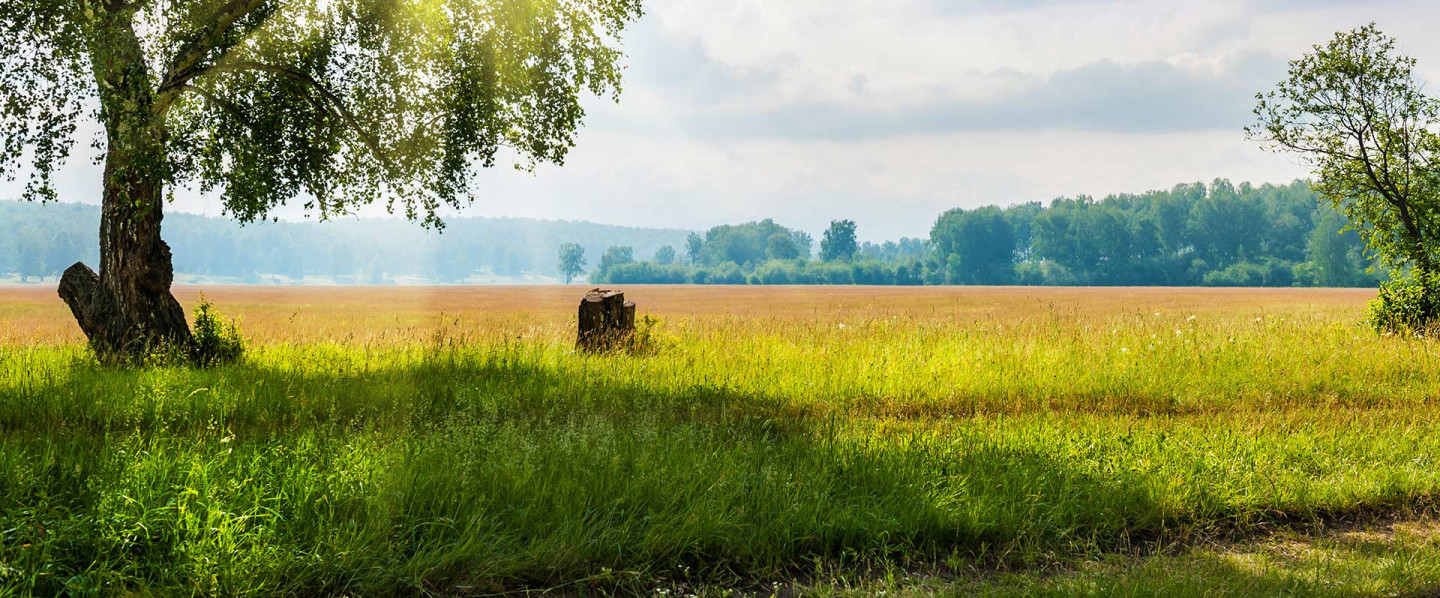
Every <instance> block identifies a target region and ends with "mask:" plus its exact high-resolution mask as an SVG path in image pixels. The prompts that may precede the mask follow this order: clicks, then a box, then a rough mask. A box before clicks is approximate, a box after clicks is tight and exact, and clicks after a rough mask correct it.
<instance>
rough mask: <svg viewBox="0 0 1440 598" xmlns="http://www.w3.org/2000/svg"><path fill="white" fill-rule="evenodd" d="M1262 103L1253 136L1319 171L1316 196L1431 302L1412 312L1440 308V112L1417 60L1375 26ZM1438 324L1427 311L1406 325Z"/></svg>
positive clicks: (1347, 35) (1333, 44)
mask: <svg viewBox="0 0 1440 598" xmlns="http://www.w3.org/2000/svg"><path fill="white" fill-rule="evenodd" d="M1256 98H1257V100H1258V103H1257V105H1256V107H1255V116H1256V118H1257V122H1256V124H1255V125H1253V126H1250V127H1247V128H1246V133H1247V134H1248V135H1249V136H1250V137H1251V138H1252V139H1256V140H1259V141H1260V142H1261V143H1262V144H1264V145H1265V146H1266V147H1267V148H1269V149H1272V150H1275V151H1281V152H1289V153H1293V154H1296V155H1298V156H1299V157H1300V158H1301V159H1302V160H1304V161H1305V162H1306V163H1307V164H1308V165H1309V166H1310V167H1311V168H1312V169H1313V172H1314V176H1315V181H1314V187H1315V189H1316V191H1317V192H1319V194H1320V195H1321V197H1323V198H1324V199H1326V200H1328V201H1330V202H1331V203H1332V204H1333V205H1334V206H1335V208H1336V209H1337V210H1339V211H1340V212H1341V213H1343V214H1345V216H1346V217H1348V219H1349V221H1350V228H1352V229H1354V230H1355V231H1357V232H1359V233H1360V236H1361V238H1363V239H1364V240H1365V244H1366V246H1367V247H1368V250H1369V252H1370V253H1372V254H1373V255H1374V256H1376V257H1378V258H1379V259H1380V260H1381V262H1382V263H1383V264H1385V265H1388V266H1391V267H1394V268H1396V269H1397V270H1403V269H1405V268H1410V269H1411V270H1412V271H1411V277H1410V278H1409V279H1408V280H1407V281H1397V283H1395V284H1399V285H1403V286H1410V287H1414V288H1412V289H1411V290H1409V291H1407V296H1411V297H1424V298H1426V299H1425V300H1423V301H1420V300H1417V301H1409V302H1408V303H1410V304H1414V305H1421V306H1437V305H1440V293H1437V291H1440V285H1437V284H1436V282H1435V281H1436V276H1437V274H1440V273H1437V271H1436V265H1437V263H1440V262H1437V258H1440V243H1437V240H1440V164H1437V163H1436V160H1437V157H1440V136H1437V135H1436V133H1435V129H1436V127H1440V104H1437V102H1436V100H1435V99H1433V98H1430V97H1428V96H1426V95H1425V94H1424V93H1423V92H1422V91H1421V86H1420V83H1419V82H1417V81H1416V80H1415V60H1414V59H1413V58H1409V57H1407V56H1404V55H1401V54H1400V53H1399V52H1397V51H1396V49H1395V39H1394V38H1391V37H1388V36H1386V35H1384V34H1382V33H1381V32H1380V30H1379V29H1378V28H1377V27H1376V26H1375V25H1374V24H1373V23H1372V24H1370V25H1367V26H1365V27H1361V28H1359V29H1355V30H1353V31H1348V32H1341V33H1338V34H1336V35H1335V38H1334V39H1332V40H1331V41H1330V42H1329V43H1328V44H1325V45H1323V46H1318V45H1317V46H1315V47H1314V49H1313V50H1312V51H1311V52H1310V53H1308V54H1306V55H1304V56H1302V57H1300V58H1299V59H1298V60H1294V61H1292V62H1291V63H1290V73H1289V76H1288V77H1287V78H1286V79H1285V80H1284V81H1281V82H1280V84H1279V85H1278V86H1277V87H1276V89H1275V90H1273V91H1271V92H1269V93H1263V94H1258V95H1257V96H1256ZM1385 292H1390V291H1389V290H1387V291H1384V292H1382V300H1383V299H1384V296H1383V295H1384V293H1385ZM1436 315H1437V314H1436V313H1435V312H1434V311H1431V310H1429V308H1426V310H1425V313H1423V314H1415V315H1414V316H1413V317H1409V318H1407V321H1411V322H1421V323H1428V322H1430V321H1432V320H1433V319H1434V318H1435V316H1436ZM1377 322H1378V320H1377Z"/></svg>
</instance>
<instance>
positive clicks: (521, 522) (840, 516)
mask: <svg viewBox="0 0 1440 598" xmlns="http://www.w3.org/2000/svg"><path fill="white" fill-rule="evenodd" d="M605 365H606V364H605V362H604V361H603V360H596V361H595V362H593V363H590V362H587V363H586V364H585V367H592V366H593V367H595V368H603V367H605ZM593 371H597V370H587V369H585V368H575V369H570V370H563V369H560V368H557V367H547V366H544V365H541V364H537V363H535V362H531V361H526V360H524V359H512V358H510V356H506V355H504V354H500V355H498V356H483V357H480V358H473V359H463V360H444V359H426V360H421V361H417V362H415V363H412V364H408V365H403V366H397V367H390V368H385V369H380V370H376V371H369V372H366V371H349V372H347V371H338V370H334V369H326V368H313V369H310V370H296V369H285V368H274V367H264V366H256V365H241V366H234V367H229V368H222V369H219V370H215V371H191V370H151V371H116V370H105V369H98V368H84V367H79V368H75V369H74V370H73V371H72V372H71V374H70V375H68V376H62V377H52V378H50V379H41V380H33V381H21V382H20V383H16V382H14V381H12V382H11V383H10V384H9V385H7V386H4V387H0V429H3V436H0V491H3V496H0V529H9V530H11V531H10V532H7V533H9V534H10V535H9V536H7V537H6V538H5V539H4V543H3V544H0V562H5V563H10V565H9V566H13V567H15V568H16V570H17V571H19V572H20V575H18V576H17V577H14V579H22V580H31V581H30V582H29V583H32V584H33V585H30V586H26V587H23V588H22V587H20V586H16V589H25V590H27V591H30V592H32V593H50V592H51V591H57V592H58V591H61V590H66V589H67V588H68V586H66V585H65V584H70V583H72V582H73V583H76V584H80V585H81V586H84V587H96V588H103V587H110V588H114V587H120V588H131V589H134V588H141V587H155V588H167V587H168V588H190V589H192V590H193V589H196V588H198V589H199V591H201V592H202V593H206V592H213V593H244V592H239V591H238V590H243V589H246V588H260V589H261V590H263V591H257V592H256V593H292V594H305V595H324V594H343V593H359V594H392V593H397V592H416V593H419V592H422V591H438V592H443V593H451V592H453V593H467V592H497V591H512V590H519V589H526V588H537V587H539V588H556V587H564V588H568V589H567V590H566V591H575V592H583V591H587V590H599V589H605V588H609V589H620V590H623V591H630V590H636V589H637V588H644V587H652V586H655V585H657V584H661V585H663V584H667V583H676V581H675V580H680V583H690V582H691V581H692V580H693V581H694V583H697V584H700V583H713V582H715V581H716V580H719V581H721V582H726V581H728V582H732V583H735V584H739V585H742V586H745V585H749V584H754V583H756V582H757V580H765V579H775V578H779V577H783V576H786V575H790V574H793V573H795V572H797V571H803V570H805V569H806V568H807V567H810V566H812V565H813V564H814V563H817V562H829V563H836V562H838V563H842V564H845V563H850V564H853V565H854V566H856V567H862V568H863V567H875V566H877V564H881V563H885V564H888V563H900V564H905V563H917V564H926V565H927V566H933V567H940V568H942V569H945V570H948V571H952V572H953V571H965V570H970V569H975V568H982V569H992V568H997V567H999V568H1024V567H1031V566H1037V565H1046V566H1049V565H1053V564H1055V563H1063V562H1068V561H1071V560H1073V559H1078V558H1089V557H1094V556H1097V555H1100V554H1102V553H1106V552H1116V551H1120V552H1136V551H1139V552H1147V551H1149V550H1150V549H1151V547H1150V544H1151V543H1152V542H1155V541H1157V540H1161V539H1164V537H1165V534H1166V531H1167V530H1168V529H1170V528H1171V527H1172V526H1174V525H1176V524H1177V523H1179V522H1182V521H1183V520H1184V519H1186V518H1187V517H1189V516H1190V515H1187V514H1186V513H1185V512H1183V511H1180V512H1177V511H1174V510H1173V508H1172V507H1167V506H1165V504H1164V503H1163V502H1162V501H1157V500H1156V499H1155V492H1156V491H1155V490H1154V489H1153V488H1151V487H1150V485H1149V484H1148V482H1147V479H1146V478H1145V477H1144V476H1139V475H1127V476H1115V477H1111V478H1101V477H1098V476H1096V475H1093V474H1090V473H1087V472H1086V471H1084V470H1082V468H1080V467H1078V466H1077V464H1076V463H1075V462H1074V461H1073V460H1070V459H1065V458H1060V457H1057V456H1056V455H1055V454H1051V453H1048V452H1046V451H1044V450H1041V449H1037V448H1035V447H1036V444H1035V443H1034V442H1032V441H1028V440H1027V441H1025V442H1018V441H1015V439H1012V438H1007V437H991V436H986V435H985V434H984V433H983V431H980V432H977V431H972V430H965V429H961V428H954V429H947V430H945V431H941V432H937V433H924V432H917V431H912V432H909V433H906V432H894V431H891V430H888V429H887V428H884V427H883V426H880V425H877V423H876V422H872V421H868V420H863V419H856V420H851V419H846V418H841V417H836V416H834V415H833V414H829V415H823V416H822V415H818V414H815V413H811V412H809V411H807V410H806V409H805V408H804V407H799V406H796V404H795V403H793V402H791V401H788V400H787V399H786V398H785V397H779V396H767V395H762V394H753V393H737V392H733V391H730V390H727V389H725V388H715V387H707V386H704V385H700V384H697V385H694V386H692V387H690V388H686V389H683V390H673V389H666V388H663V387H659V386H655V385H648V384H645V382H644V381H643V380H640V381H634V382H624V383H620V382H615V381H613V380H610V379H607V378H605V377H603V376H592V375H588V374H587V372H593ZM1212 516H1214V514H1212ZM1221 516H1223V514H1221ZM42 572H43V573H44V575H41V573H42ZM66 580H69V581H66ZM76 580H79V581H76ZM105 584H112V585H110V586H106V585H105ZM206 584H208V585H206Z"/></svg>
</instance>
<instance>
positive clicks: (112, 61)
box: [59, 11, 190, 359]
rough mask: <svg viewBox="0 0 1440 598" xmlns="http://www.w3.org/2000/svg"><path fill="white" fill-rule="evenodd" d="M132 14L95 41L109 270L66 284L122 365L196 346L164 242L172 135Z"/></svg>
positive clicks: (84, 325) (115, 18) (78, 314)
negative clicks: (156, 103)
mask: <svg viewBox="0 0 1440 598" xmlns="http://www.w3.org/2000/svg"><path fill="white" fill-rule="evenodd" d="M128 18H129V16H128V15H127V13H125V12H124V11H121V12H117V13H116V14H115V15H112V16H111V17H109V18H108V19H105V20H104V21H103V23H102V24H101V25H100V26H99V27H97V30H99V31H101V32H100V33H96V34H93V35H94V37H93V39H92V40H91V43H90V55H91V63H92V66H93V68H94V70H95V78H96V82H97V84H98V88H99V90H100V93H99V96H100V97H99V99H100V115H101V119H102V120H103V121H104V124H105V129H106V142H107V145H106V149H105V191H104V197H103V205H102V208H101V215H100V273H99V274H98V275H97V274H95V271H94V270H91V269H90V268H89V267H88V266H86V265H85V264H83V263H76V264H75V265H73V266H70V268H69V269H67V270H66V271H65V274H64V276H62V277H61V279H60V288H59V292H60V297H61V299H64V300H65V303H66V304H67V305H69V306H70V311H71V313H73V314H74V315H75V319H76V320H77V321H78V322H79V323H80V329H81V330H83V331H84V332H85V336H87V337H89V339H90V343H91V346H93V347H94V348H95V350H96V352H97V353H99V354H100V356H101V357H102V358H120V359H133V358H136V357H141V356H143V355H144V354H145V353H146V352H148V351H151V350H154V349H158V348H160V347H161V346H165V345H171V346H178V347H181V348H188V344H189V341H190V327H189V325H187V324H186V322H185V310H184V309H182V308H181V307H180V302H178V301H176V300H175V297H174V296H173V295H171V294H170V285H171V283H172V282H173V281H174V271H173V270H172V267H171V259H170V247H169V246H168V245H166V244H165V242H164V241H163V240H161V238H160V222H161V220H163V218H164V215H163V212H162V206H163V204H164V200H165V194H164V180H165V179H164V177H163V175H162V173H163V172H164V169H165V167H166V163H165V153H164V152H165V139H164V137H165V134H164V129H163V127H162V126H161V125H160V124H158V123H157V118H158V117H156V116H155V115H153V114H152V112H151V106H152V100H153V91H152V88H151V82H150V77H149V74H148V71H147V68H148V67H147V66H146V63H145V60H144V54H143V52H142V51H141V48H140V43H139V39H138V38H137V37H136V36H135V32H134V29H133V28H132V27H131V25H130V23H129V21H128V20H127V19H128Z"/></svg>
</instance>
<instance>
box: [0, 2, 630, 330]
mask: <svg viewBox="0 0 1440 598" xmlns="http://www.w3.org/2000/svg"><path fill="white" fill-rule="evenodd" d="M639 12H640V0H561V1H554V0H5V1H4V2H0V52H3V54H4V57H3V58H0V174H3V175H4V176H5V177H6V178H7V179H8V180H11V181H14V180H16V178H17V177H22V176H23V177H24V178H26V182H25V188H24V189H25V190H24V195H25V197H26V198H27V199H32V200H34V199H38V200H49V199H54V198H55V191H54V187H53V185H52V176H53V174H54V173H55V172H56V171H57V169H58V168H60V166H61V165H62V164H63V163H64V162H65V161H66V159H67V158H69V157H70V154H71V150H72V148H73V147H74V144H75V143H76V142H77V141H84V140H77V133H78V131H81V130H84V127H83V126H82V125H83V124H84V123H85V122H86V121H95V122H98V123H99V125H100V126H101V127H102V128H103V130H104V132H103V134H101V135H98V136H96V138H95V139H93V140H92V141H93V144H94V146H95V147H97V148H98V149H100V150H101V151H102V152H103V162H104V175H103V177H104V182H103V189H104V192H103V197H102V201H103V210H102V223H101V227H100V248H101V256H100V264H99V265H100V272H99V274H96V273H95V272H94V271H93V270H91V269H90V268H88V267H86V266H85V265H83V264H76V265H74V266H72V267H70V269H68V270H67V271H66V272H65V275H64V277H63V279H62V281H61V285H60V293H61V296H62V297H63V298H64V299H65V301H66V302H67V303H68V304H69V306H70V308H71V310H72V311H73V312H74V314H75V316H76V318H77V319H78V320H79V322H80V326H81V328H82V329H83V330H84V331H85V333H86V335H87V336H89V337H90V339H91V341H92V344H93V345H94V346H95V347H96V348H97V350H99V351H101V352H102V353H104V354H112V355H113V354H119V355H127V354H134V353H135V352H138V351H143V350H146V349H147V348H149V347H151V346H154V345H155V344H157V343H184V342H188V339H189V334H190V333H189V329H188V326H187V325H186V322H185V318H184V313H183V311H182V310H181V308H180V305H179V303H178V302H176V300H175V299H174V298H173V296H172V295H171V294H170V285H171V281H172V278H173V274H172V268H171V256H170V249H169V247H168V246H166V244H165V242H164V241H162V240H161V237H160V225H161V219H162V215H163V205H164V203H165V202H166V201H167V200H168V199H170V197H171V194H172V193H173V192H174V190H175V189H177V188H181V187H189V188H194V189H197V190H198V191H201V192H205V193H215V194H217V195H218V197H219V198H220V201H221V203H222V205H223V206H224V209H225V211H226V212H227V213H228V214H230V215H232V216H233V217H235V218H237V219H239V220H240V221H242V222H249V221H254V220H257V219H262V218H265V217H267V215H268V214H270V212H271V211H272V210H273V209H274V208H276V207H277V206H280V205H283V204H285V203H286V202H287V201H292V200H297V198H298V200H299V201H302V202H303V204H304V207H305V208H306V209H307V210H308V211H310V212H311V213H313V214H315V215H317V216H318V217H319V218H322V219H323V218H329V217H332V216H336V215H342V214H347V213H351V212H352V211H353V210H354V209H356V208H357V207H358V206H361V205H365V204H371V203H375V202H380V203H383V204H384V205H385V206H386V207H387V208H388V209H390V210H391V211H392V212H393V211H395V210H399V211H401V212H402V213H404V214H405V215H406V216H407V217H409V218H411V219H412V220H417V221H420V222H423V223H424V224H426V225H430V226H438V225H440V224H441V223H440V220H439V217H438V215H437V212H438V211H439V210H440V209H441V208H442V207H444V206H450V207H456V208H458V207H461V206H463V205H465V204H467V203H468V202H469V201H470V198H471V190H470V188H469V181H470V178H471V172H472V171H473V169H474V168H475V167H489V166H493V165H495V164H496V163H497V162H498V161H501V160H505V161H513V162H514V163H515V164H516V165H517V166H519V167H521V168H533V167H534V166H535V165H537V164H539V163H543V162H550V163H557V164H558V163H562V162H563V160H564V158H565V156H566V153H567V151H568V150H569V149H570V148H571V147H572V146H573V144H574V139H575V132H576V130H577V129H578V127H579V126H580V123H581V119H582V117H583V116H584V110H583V109H582V107H581V103H580V101H581V99H582V96H583V95H584V94H586V93H587V92H588V93H593V94H596V95H602V96H603V95H613V94H617V93H618V90H619V83H620V65H619V64H618V62H619V60H620V58H621V54H620V52H619V50H618V49H617V48H616V43H617V42H616V40H617V38H618V35H619V34H620V33H621V31H622V30H623V28H624V27H625V25H626V24H627V23H628V22H630V21H631V20H633V19H634V18H636V17H637V16H638V15H639Z"/></svg>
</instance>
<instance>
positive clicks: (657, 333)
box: [626, 315, 679, 357]
mask: <svg viewBox="0 0 1440 598" xmlns="http://www.w3.org/2000/svg"><path fill="white" fill-rule="evenodd" d="M677 343H679V340H678V339H676V338H675V337H674V336H672V335H671V334H669V333H667V332H665V331H664V330H662V329H661V322H660V318H657V317H654V316H651V315H644V316H640V318H639V319H637V320H636V321H635V334H634V335H632V336H631V337H630V344H629V346H627V347H626V351H627V352H629V353H630V354H631V355H635V356H637V357H650V356H653V355H657V354H659V353H660V352H661V351H662V350H664V349H666V348H668V347H671V346H673V345H675V344H677Z"/></svg>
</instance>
